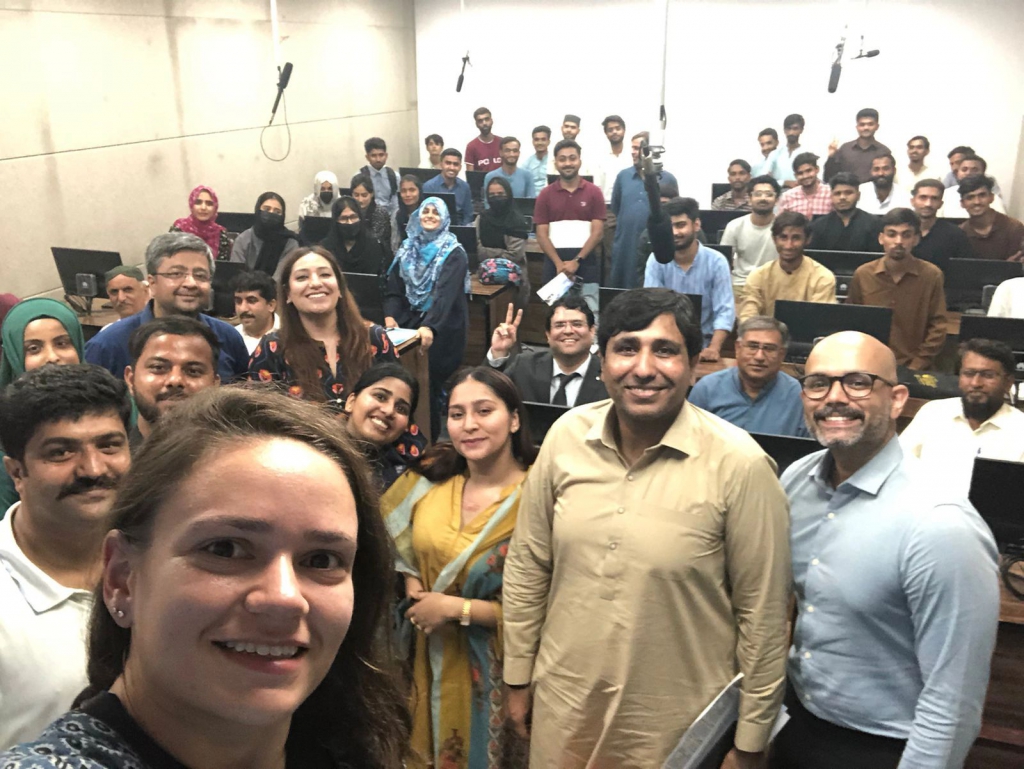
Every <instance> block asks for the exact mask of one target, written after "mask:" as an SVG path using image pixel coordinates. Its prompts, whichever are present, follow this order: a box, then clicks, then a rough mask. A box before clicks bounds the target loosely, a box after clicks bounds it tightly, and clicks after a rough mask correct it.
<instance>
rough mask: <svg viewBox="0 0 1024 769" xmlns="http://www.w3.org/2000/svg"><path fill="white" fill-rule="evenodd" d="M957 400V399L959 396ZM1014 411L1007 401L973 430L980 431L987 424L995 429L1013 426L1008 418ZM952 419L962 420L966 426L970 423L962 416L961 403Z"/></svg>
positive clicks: (955, 420)
mask: <svg viewBox="0 0 1024 769" xmlns="http://www.w3.org/2000/svg"><path fill="white" fill-rule="evenodd" d="M957 400H959V398H958V399H957ZM961 403H962V401H961ZM1014 411H1015V409H1014V408H1013V406H1011V405H1010V404H1009V403H1004V404H1003V405H1002V406H1000V407H999V411H997V412H996V413H995V414H993V415H992V416H990V417H989V418H988V419H986V420H985V421H984V422H982V423H981V424H980V425H978V429H977V430H975V431H974V432H981V431H982V430H983V429H984V428H985V427H987V426H989V425H991V426H992V427H994V428H996V429H997V430H999V429H1002V428H1003V427H1009V428H1012V427H1015V425H1010V424H1009V420H1010V419H1011V418H1012V416H1013V412H1014ZM953 421H954V422H963V423H964V424H965V425H967V426H968V427H970V426H971V423H970V422H968V421H967V417H965V416H964V411H963V406H962V405H961V407H960V410H959V411H957V412H956V414H955V415H954V416H953Z"/></svg>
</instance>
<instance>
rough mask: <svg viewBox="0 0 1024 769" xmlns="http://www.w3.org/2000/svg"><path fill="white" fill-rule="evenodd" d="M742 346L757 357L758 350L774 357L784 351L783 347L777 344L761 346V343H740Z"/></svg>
mask: <svg viewBox="0 0 1024 769" xmlns="http://www.w3.org/2000/svg"><path fill="white" fill-rule="evenodd" d="M740 346H741V347H743V349H745V350H748V351H749V352H752V353H754V354H755V355H756V354H757V351H758V350H761V351H762V352H764V354H765V355H774V354H775V353H777V352H778V351H779V350H781V349H782V347H781V346H779V345H777V344H761V343H760V342H740Z"/></svg>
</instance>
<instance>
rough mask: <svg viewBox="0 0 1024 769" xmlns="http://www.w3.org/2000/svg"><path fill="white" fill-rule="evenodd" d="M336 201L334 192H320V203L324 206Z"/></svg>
mask: <svg viewBox="0 0 1024 769" xmlns="http://www.w3.org/2000/svg"><path fill="white" fill-rule="evenodd" d="M332 200H334V191H333V190H320V202H321V203H323V204H324V205H329V204H330V202H331V201H332Z"/></svg>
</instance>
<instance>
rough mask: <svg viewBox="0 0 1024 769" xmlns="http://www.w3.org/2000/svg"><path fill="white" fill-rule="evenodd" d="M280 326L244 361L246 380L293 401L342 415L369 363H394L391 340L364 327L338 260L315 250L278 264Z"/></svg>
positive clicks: (374, 327)
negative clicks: (268, 385) (271, 385)
mask: <svg viewBox="0 0 1024 769" xmlns="http://www.w3.org/2000/svg"><path fill="white" fill-rule="evenodd" d="M277 306H278V308H279V309H278V312H279V313H280V317H281V328H280V329H279V330H277V331H272V332H271V333H269V334H267V335H266V336H265V337H263V339H262V341H260V343H259V344H258V345H256V349H255V350H253V353H252V358H250V359H249V380H250V381H253V382H277V383H278V384H279V385H280V386H281V387H282V389H284V390H286V391H287V392H288V393H289V394H290V395H292V396H294V397H297V398H305V399H306V400H311V401H316V402H319V403H327V404H328V405H329V406H330V407H331V408H332V409H334V410H336V411H339V412H340V411H341V410H342V407H343V406H344V404H345V399H346V398H347V397H348V391H347V390H346V389H345V388H346V384H347V385H348V386H351V385H352V383H353V382H355V381H356V380H358V379H359V377H361V376H362V375H363V372H365V371H366V370H367V369H368V368H370V366H372V365H373V363H374V362H375V361H376V362H381V361H389V360H390V361H396V360H398V354H397V353H396V352H395V348H394V346H393V345H392V344H391V340H389V339H388V336H387V334H386V333H385V332H384V329H383V328H381V327H380V326H377V325H371V326H370V327H369V328H367V326H366V323H365V322H364V321H363V317H362V315H360V314H359V308H358V307H357V306H356V301H355V299H354V298H353V297H352V294H351V293H349V290H348V286H347V284H346V283H345V276H344V275H343V274H342V272H341V269H340V268H339V267H338V262H337V260H336V259H335V258H334V257H333V256H332V255H331V253H330V252H329V251H325V250H324V249H322V248H320V247H319V246H313V247H312V248H300V249H297V250H295V251H293V252H292V253H291V254H289V255H288V256H287V257H285V259H284V261H283V262H282V263H281V280H280V284H279V285H278V299H277Z"/></svg>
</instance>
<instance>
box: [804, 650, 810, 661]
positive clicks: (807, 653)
mask: <svg viewBox="0 0 1024 769" xmlns="http://www.w3.org/2000/svg"><path fill="white" fill-rule="evenodd" d="M810 658H811V653H810V652H804V659H805V660H809V659H810Z"/></svg>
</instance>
